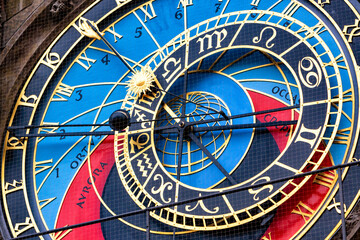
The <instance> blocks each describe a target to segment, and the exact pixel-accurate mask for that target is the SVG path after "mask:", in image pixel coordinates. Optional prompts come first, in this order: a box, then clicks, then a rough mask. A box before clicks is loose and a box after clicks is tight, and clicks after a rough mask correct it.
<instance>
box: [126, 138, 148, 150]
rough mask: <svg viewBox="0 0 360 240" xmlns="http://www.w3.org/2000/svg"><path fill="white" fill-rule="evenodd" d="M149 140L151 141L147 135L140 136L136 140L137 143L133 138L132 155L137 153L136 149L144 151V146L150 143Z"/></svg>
mask: <svg viewBox="0 0 360 240" xmlns="http://www.w3.org/2000/svg"><path fill="white" fill-rule="evenodd" d="M149 140H150V136H149V134H147V133H142V134H140V135H139V136H138V137H137V138H136V141H135V140H134V138H133V137H131V139H130V142H129V143H130V145H131V150H130V153H135V147H137V150H140V149H143V148H144V146H145V145H146V144H147V143H148V142H149Z"/></svg>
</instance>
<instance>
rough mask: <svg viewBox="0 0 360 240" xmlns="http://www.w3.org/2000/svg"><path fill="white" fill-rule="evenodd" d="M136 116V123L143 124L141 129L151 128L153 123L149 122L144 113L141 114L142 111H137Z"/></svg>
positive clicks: (135, 111)
mask: <svg viewBox="0 0 360 240" xmlns="http://www.w3.org/2000/svg"><path fill="white" fill-rule="evenodd" d="M134 114H135V116H136V117H137V118H136V121H137V122H141V128H147V127H150V126H151V123H150V122H148V121H149V119H146V115H145V114H144V113H141V110H138V109H135V110H134ZM146 124H148V126H146Z"/></svg>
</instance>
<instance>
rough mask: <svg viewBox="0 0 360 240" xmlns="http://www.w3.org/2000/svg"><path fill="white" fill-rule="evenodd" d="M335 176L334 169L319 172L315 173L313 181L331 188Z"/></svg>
mask: <svg viewBox="0 0 360 240" xmlns="http://www.w3.org/2000/svg"><path fill="white" fill-rule="evenodd" d="M335 178H336V173H335V171H329V172H321V173H318V174H316V175H315V178H314V181H313V183H316V184H319V185H321V186H324V187H327V188H329V189H330V188H331V186H332V184H333V183H334V181H335Z"/></svg>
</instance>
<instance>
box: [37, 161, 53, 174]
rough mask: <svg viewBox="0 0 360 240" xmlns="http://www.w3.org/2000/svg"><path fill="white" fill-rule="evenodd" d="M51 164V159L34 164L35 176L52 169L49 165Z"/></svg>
mask: <svg viewBox="0 0 360 240" xmlns="http://www.w3.org/2000/svg"><path fill="white" fill-rule="evenodd" d="M52 162H53V160H52V159H49V160H44V161H39V162H35V167H34V170H35V175H37V174H39V173H41V172H43V171H45V170H48V169H49V168H51V167H52V165H51V163H52ZM49 163H50V164H49Z"/></svg>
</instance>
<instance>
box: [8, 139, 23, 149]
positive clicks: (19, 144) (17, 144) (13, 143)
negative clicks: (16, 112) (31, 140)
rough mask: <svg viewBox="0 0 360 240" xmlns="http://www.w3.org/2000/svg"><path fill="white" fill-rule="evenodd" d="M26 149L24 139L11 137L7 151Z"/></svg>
mask: <svg viewBox="0 0 360 240" xmlns="http://www.w3.org/2000/svg"><path fill="white" fill-rule="evenodd" d="M24 148H25V145H24V138H20V139H19V138H16V137H11V138H9V140H8V141H7V146H6V149H8V150H15V149H22V150H24Z"/></svg>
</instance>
